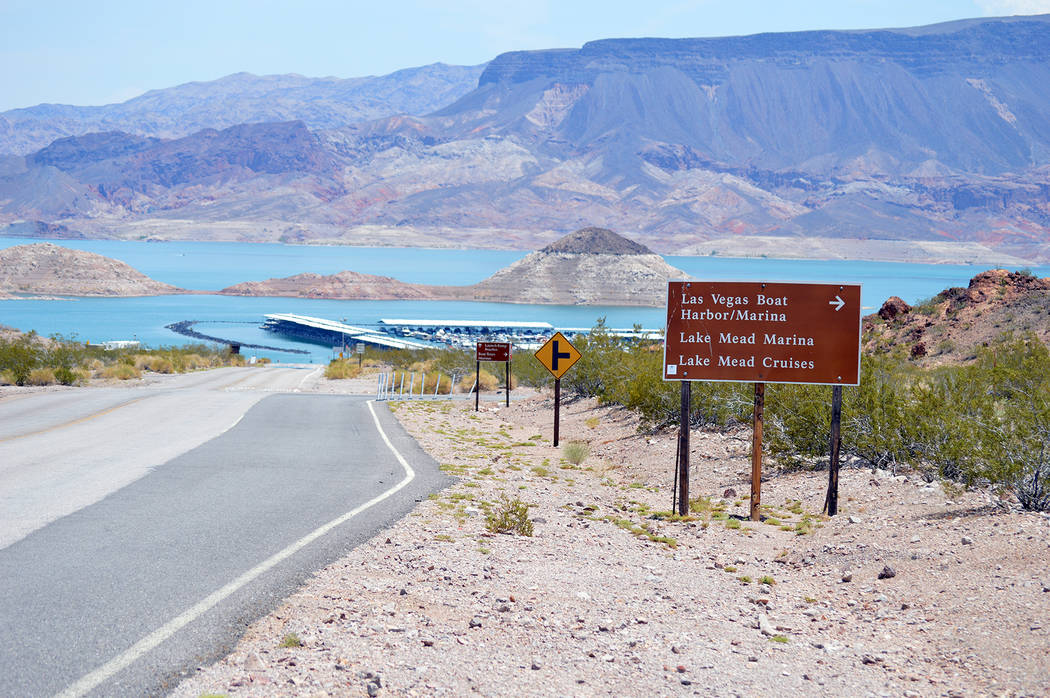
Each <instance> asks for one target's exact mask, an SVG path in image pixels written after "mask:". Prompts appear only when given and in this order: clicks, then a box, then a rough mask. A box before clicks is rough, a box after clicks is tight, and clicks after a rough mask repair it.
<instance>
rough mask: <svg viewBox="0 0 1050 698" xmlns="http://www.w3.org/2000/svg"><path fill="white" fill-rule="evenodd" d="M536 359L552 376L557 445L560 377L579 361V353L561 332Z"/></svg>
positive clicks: (548, 341)
mask: <svg viewBox="0 0 1050 698" xmlns="http://www.w3.org/2000/svg"><path fill="white" fill-rule="evenodd" d="M535 356H536V359H537V360H538V361H539V362H540V363H541V364H543V367H544V368H546V369H547V370H548V371H550V374H551V375H552V376H554V445H555V446H557V445H558V436H559V434H558V422H559V416H560V412H561V377H562V376H564V375H565V374H566V372H568V370H569V369H570V368H572V365H573V364H575V363H576V362H577V361H579V360H580V356H581V354H580V352H579V351H578V350H577V349H576V347H574V346H573V345H572V343H571V342H570V341H569V340H567V339H565V337H564V336H563V335H562V333H561V332H555V333H554V336H553V337H551V338H550V339H548V340H547V343H546V344H544V345H543V346H542V347H540V348H539V350H538V351H537V352H536V355H535Z"/></svg>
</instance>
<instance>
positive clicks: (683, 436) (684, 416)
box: [678, 381, 693, 516]
mask: <svg viewBox="0 0 1050 698" xmlns="http://www.w3.org/2000/svg"><path fill="white" fill-rule="evenodd" d="M692 393H693V384H692V383H690V382H689V381H682V413H681V418H680V423H681V424H683V425H685V427H684V428H682V429H680V430H679V431H678V515H679V516H687V515H688V514H689V403H690V402H692V399H693V395H692Z"/></svg>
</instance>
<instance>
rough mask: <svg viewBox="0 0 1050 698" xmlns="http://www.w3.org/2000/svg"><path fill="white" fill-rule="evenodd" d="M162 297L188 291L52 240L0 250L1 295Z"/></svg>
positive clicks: (105, 258) (97, 255)
mask: <svg viewBox="0 0 1050 698" xmlns="http://www.w3.org/2000/svg"><path fill="white" fill-rule="evenodd" d="M4 293H7V294H9V295H11V294H18V295H22V294H31V295H39V294H43V295H56V294H57V295H68V296H159V295H166V294H171V293H185V291H183V290H182V289H179V288H176V287H174V286H169V285H168V284H165V283H161V282H159V281H154V280H153V279H150V278H149V277H147V276H145V275H144V274H141V273H140V272H138V271H136V270H135V269H133V268H131V267H130V266H128V265H127V264H125V263H124V262H121V261H118V260H116V259H110V258H109V257H103V256H102V255H99V254H95V253H93V252H82V251H79V250H69V249H66V248H64V247H59V246H57V245H52V244H50V243H35V244H32V245H18V246H15V247H8V248H7V249H5V250H0V295H3V294H4Z"/></svg>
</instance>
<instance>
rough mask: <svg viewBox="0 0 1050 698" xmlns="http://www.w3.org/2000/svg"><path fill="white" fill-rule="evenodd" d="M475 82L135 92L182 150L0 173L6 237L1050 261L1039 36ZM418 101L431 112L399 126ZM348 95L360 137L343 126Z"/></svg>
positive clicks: (786, 41)
mask: <svg viewBox="0 0 1050 698" xmlns="http://www.w3.org/2000/svg"><path fill="white" fill-rule="evenodd" d="M470 75H473V76H474V78H475V79H472V80H470V81H467V80H466V79H465V76H470ZM477 75H478V72H476V71H472V70H466V71H464V70H458V69H454V68H452V67H448V66H446V67H441V66H432V67H430V68H428V69H426V70H421V71H419V72H417V73H416V74H409V73H399V74H395V75H393V76H387V78H388V79H380V82H383V83H384V84H383V85H380V84H378V83H372V82H368V81H365V83H357V82H354V83H353V84H349V83H344V82H340V81H326V80H327V79H324V80H320V81H315V80H312V79H305V78H299V77H296V76H278V77H274V78H265V79H263V78H256V77H255V76H244V75H238V76H231V77H230V78H226V79H223V80H221V81H216V82H214V83H201V84H191V85H186V86H181V87H180V88H179V89H177V90H174V91H173V92H168V91H162V92H163V94H161V93H149V94H147V95H143V97H142V98H139V99H138V100H132V101H130V102H128V103H126V104H125V108H126V109H130V110H131V111H129V112H127V113H126V114H125V116H127V115H129V114H130V115H132V116H134V117H135V119H139V120H140V121H141V120H142V119H147V120H155V121H156V123H155V126H156V127H157V128H163V129H173V128H176V127H177V129H178V130H179V131H180V135H179V137H178V138H175V139H173V138H171V137H170V135H165V134H163V133H156V132H149V133H147V132H145V130H143V129H136V128H131V127H130V126H124V125H120V124H118V123H116V122H113V121H107V120H106V119H100V120H98V121H97V122H96V126H95V127H94V128H93V130H95V131H98V132H99V135H96V136H91V137H87V136H84V135H81V136H76V137H72V138H70V139H68V140H65V141H59V142H57V143H54V144H53V145H52V146H50V147H46V148H39V149H37V150H35V151H34V152H32V153H29V152H28V151H29V150H30V149H26V150H19V151H18V152H19V153H27V155H28V156H22V157H15V156H6V157H5V156H3V155H0V226H2V225H3V224H5V223H17V222H25V221H30V222H39V223H40V225H42V226H49V225H63V226H66V227H67V228H68V229H69V230H71V231H78V232H80V233H82V234H83V235H84V236H87V237H109V238H120V239H143V238H149V239H160V240H236V241H244V242H249V241H258V242H287V243H306V244H351V245H364V246H375V245H383V246H385V245H394V246H421V247H422V246H425V247H488V248H502V249H507V248H512V249H527V250H534V249H540V248H541V247H543V246H544V245H546V244H548V243H549V242H551V241H552V240H553V239H554V238H555V237H556V236H557V235H564V234H566V233H569V232H570V231H574V230H578V229H581V228H584V227H585V226H595V227H600V228H604V229H612V230H626V231H630V232H631V236H632V237H633V238H634V239H635V240H636V241H637V242H640V243H643V244H644V245H646V246H648V247H649V248H650V249H652V250H656V251H658V252H661V253H665V254H715V255H722V254H730V255H741V254H742V255H744V256H749V257H753V256H760V255H768V256H770V257H780V256H789V257H799V256H810V257H812V256H817V257H824V258H850V259H880V260H894V261H911V260H922V261H931V262H949V261H962V262H975V263H995V264H1002V263H1004V262H1006V263H1011V262H1009V260H1011V259H1017V258H1024V259H1025V260H1028V262H1029V263H1032V262H1036V263H1039V262H1045V261H1046V260H1050V210H1048V208H1047V201H1048V200H1050V128H1048V124H1050V91H1047V90H1045V89H1042V88H1041V86H1043V85H1047V84H1050V17H1048V16H1045V15H1044V16H1023V17H1014V18H995V17H988V18H981V19H975V20H967V21H963V22H954V23H949V24H942V25H937V26H932V27H918V28H915V27H913V28H909V29H900V30H896V29H883V30H871V31H848V32H838V31H812V32H794V33H782V34H757V35H753V36H746V37H724V38H713V39H703V38H698V39H659V38H646V39H630V38H627V39H613V40H598V41H592V42H588V43H587V44H585V45H584V46H582V47H581V48H579V49H559V50H551V51H542V50H538V51H516V52H511V53H506V54H503V55H501V56H497V57H496V58H494V59H493V60H492V61H491V62H490V63H489V64H488V66H487V67H486V68H485V69H484V72H483V74H482V77H480V78H477ZM466 82H469V83H470V84H469V86H467V87H466V88H464V83H466ZM435 83H436V84H438V85H444V86H445V87H447V88H448V90H445V89H444V88H442V90H440V91H441V92H442V93H443V94H445V95H446V96H447V97H449V102H446V104H447V106H444V107H441V108H439V109H437V110H436V111H432V112H429V113H424V112H422V111H419V110H416V109H414V108H413V109H407V108H406V109H398V108H396V104H408V102H404V101H402V102H397V100H404V99H407V98H409V97H412V98H413V99H414V97H416V96H418V97H421V98H424V97H427V96H428V95H431V94H436V93H432V92H430V88H431V86H433V85H434V84H435ZM344 88H345V90H344ZM358 88H360V90H359V89H358ZM458 90H463V91H462V92H458ZM351 93H352V94H351ZM454 93H456V94H461V96H460V97H459V98H458V99H455V100H454V101H452V99H453V98H452V95H453V94H454ZM228 95H236V98H228ZM353 95H356V96H354V97H353V99H351V100H350V101H352V102H353V105H350V106H347V103H346V100H347V99H350V97H351V96H353ZM362 95H364V96H367V97H368V100H367V101H368V106H369V109H373V108H374V109H375V111H372V112H370V113H374V114H377V115H379V116H377V118H375V119H372V120H368V119H367V118H366V119H364V120H362V119H361V118H360V115H361V114H362V113H363V112H361V111H360V110H358V109H357V106H360V103H359V102H358V101H355V100H357V97H359V96H362ZM315 97H316V99H315ZM344 98H345V99H344ZM423 101H424V102H425V101H426V100H423ZM437 101H438V100H435V101H434V102H431V103H430V104H436V103H437ZM395 103H396V104H395ZM413 103H415V102H413ZM422 103H423V102H419V104H422ZM354 105H357V106H354ZM344 107H345V108H344ZM351 107H353V108H351ZM187 110H188V111H187ZM16 111H18V110H16ZM68 111H69V110H68V109H66V108H60V107H55V108H48V109H41V110H40V111H38V112H34V113H33V114H28V113H21V112H19V113H13V112H5V113H3V114H0V139H2V138H3V137H5V136H4V134H16V132H17V133H22V134H24V133H25V131H24V130H23V128H24V127H29V128H30V129H31V130H32V129H35V128H36V127H39V129H40V131H39V133H45V132H49V133H50V132H55V129H57V130H58V131H61V130H62V129H63V128H65V126H64V125H63V124H64V123H65V122H64V120H65V119H67V118H70V119H73V118H74V117H76V114H70V113H68ZM132 112H134V113H133V114H132ZM351 112H352V113H351ZM176 114H178V115H180V116H178V118H177V119H176V118H175V116H174V115H176ZM354 114H356V115H357V116H354ZM77 118H79V117H77ZM121 118H122V119H123V118H124V116H121ZM27 119H28V121H27ZM34 120H36V121H34ZM74 120H75V119H74ZM251 120H254V121H255V123H248V124H245V123H243V122H245V121H251ZM260 121H265V123H260ZM30 122H33V123H32V124H31V123H30ZM127 123H130V122H127ZM150 123H153V121H150ZM33 124H35V125H33ZM205 125H207V126H208V127H207V128H204V126H205ZM151 128H152V127H151ZM194 128H199V130H194V131H192V132H191V133H187V130H190V129H194ZM118 131H119V132H118ZM38 135H39V134H38ZM155 138H157V139H159V140H152V139H155ZM2 150H3V148H0V151H2ZM814 239H818V240H819V242H818V243H816V244H809V243H808V241H811V240H814ZM858 243H861V244H858ZM959 243H962V246H961V249H962V251H959V249H960V248H959ZM565 244H566V245H577V244H578V243H576V242H573V243H569V242H566V243H565ZM579 244H580V246H579V247H572V246H570V247H569V248H567V249H569V250H579V251H580V252H582V253H585V254H586V249H587V245H584V244H583V243H579ZM587 244H588V245H589V244H590V243H587ZM943 246H956V247H955V248H953V249H951V250H948V249H945V248H943ZM557 249H559V248H555V250H557ZM561 249H566V248H561ZM599 249H604V250H605V251H607V252H608V251H609V250H610V249H616V248H599ZM625 251H626V250H625ZM552 254H560V253H559V252H552ZM601 254H602V253H601V252H599V253H597V254H588V255H587V256H601ZM621 256H625V257H631V256H633V255H621Z"/></svg>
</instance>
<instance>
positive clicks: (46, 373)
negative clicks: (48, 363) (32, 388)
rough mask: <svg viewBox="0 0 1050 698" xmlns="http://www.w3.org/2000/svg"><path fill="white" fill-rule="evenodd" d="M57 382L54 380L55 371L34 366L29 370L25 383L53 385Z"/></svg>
mask: <svg viewBox="0 0 1050 698" xmlns="http://www.w3.org/2000/svg"><path fill="white" fill-rule="evenodd" d="M57 382H58V381H56V380H55V372H54V371H53V370H52V369H50V368H34V369H33V370H32V371H30V372H29V377H28V378H27V379H26V381H25V385H54V384H55V383H57Z"/></svg>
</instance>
